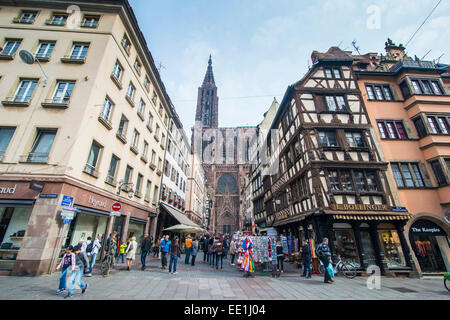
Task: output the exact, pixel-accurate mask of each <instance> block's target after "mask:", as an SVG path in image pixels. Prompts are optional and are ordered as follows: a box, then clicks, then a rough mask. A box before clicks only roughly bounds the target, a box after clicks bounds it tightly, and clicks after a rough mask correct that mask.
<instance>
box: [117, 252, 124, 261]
mask: <svg viewBox="0 0 450 320" xmlns="http://www.w3.org/2000/svg"><path fill="white" fill-rule="evenodd" d="M124 257H125V253H120V254H119V256H118V257H117V263H119V260H120V258H122V263H124V262H125V261H124Z"/></svg>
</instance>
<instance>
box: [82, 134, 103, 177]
mask: <svg viewBox="0 0 450 320" xmlns="http://www.w3.org/2000/svg"><path fill="white" fill-rule="evenodd" d="M102 148H103V147H102V146H100V145H99V144H98V143H97V142H95V141H94V142H93V143H92V146H91V150H90V151H89V157H88V160H87V163H86V166H85V168H84V172H86V173H88V174H90V175H97V174H96V167H97V162H98V159H99V157H100V152H101V149H102Z"/></svg>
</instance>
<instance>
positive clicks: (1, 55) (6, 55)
mask: <svg viewBox="0 0 450 320" xmlns="http://www.w3.org/2000/svg"><path fill="white" fill-rule="evenodd" d="M15 55H16V53H15V52H14V53H13V54H9V53H4V52H0V60H13V59H14V56H15Z"/></svg>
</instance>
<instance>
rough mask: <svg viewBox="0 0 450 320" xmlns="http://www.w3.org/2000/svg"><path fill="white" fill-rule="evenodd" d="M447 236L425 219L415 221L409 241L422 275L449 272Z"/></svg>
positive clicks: (440, 228)
mask: <svg viewBox="0 0 450 320" xmlns="http://www.w3.org/2000/svg"><path fill="white" fill-rule="evenodd" d="M449 239H450V238H449V234H448V233H447V232H446V231H445V230H444V228H442V227H440V226H439V225H438V224H436V223H434V222H433V221H430V220H428V219H426V218H421V219H415V221H414V222H413V223H412V224H411V227H410V228H409V241H410V244H411V247H412V249H413V251H414V255H415V257H416V259H417V261H418V263H419V266H420V269H421V271H422V273H445V272H450V242H449V241H450V240H449Z"/></svg>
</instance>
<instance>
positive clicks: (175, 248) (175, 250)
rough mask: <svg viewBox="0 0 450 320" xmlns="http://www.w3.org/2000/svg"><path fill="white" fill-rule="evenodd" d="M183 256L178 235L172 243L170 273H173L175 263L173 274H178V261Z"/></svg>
mask: <svg viewBox="0 0 450 320" xmlns="http://www.w3.org/2000/svg"><path fill="white" fill-rule="evenodd" d="M180 256H181V249H180V244H179V241H178V237H175V240H174V241H173V242H172V243H171V245H170V263H169V273H172V265H173V274H177V273H178V272H177V262H178V258H179V257H180Z"/></svg>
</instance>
